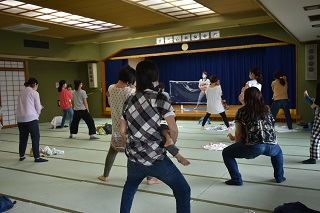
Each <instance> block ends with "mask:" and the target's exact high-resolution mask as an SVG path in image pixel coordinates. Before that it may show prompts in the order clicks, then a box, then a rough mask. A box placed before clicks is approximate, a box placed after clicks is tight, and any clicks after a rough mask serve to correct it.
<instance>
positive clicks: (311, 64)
mask: <svg viewBox="0 0 320 213" xmlns="http://www.w3.org/2000/svg"><path fill="white" fill-rule="evenodd" d="M305 60H306V80H317V77H318V75H317V73H318V67H317V45H316V44H307V45H306V46H305Z"/></svg>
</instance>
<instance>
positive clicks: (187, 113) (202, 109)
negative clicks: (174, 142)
mask: <svg viewBox="0 0 320 213" xmlns="http://www.w3.org/2000/svg"><path fill="white" fill-rule="evenodd" d="M172 106H173V108H174V110H175V114H176V116H177V119H178V120H199V119H200V118H201V117H204V116H205V115H206V109H207V108H206V107H207V106H206V105H199V107H198V109H196V110H195V109H194V107H195V106H196V105H195V104H183V105H180V104H177V105H172ZM240 107H241V105H229V108H228V109H227V110H226V111H225V112H226V116H227V118H228V120H229V121H233V120H234V118H235V116H236V113H237V111H238V109H239V108H240ZM290 113H291V118H292V123H297V122H298V121H299V120H301V115H297V114H296V109H290ZM103 115H104V116H105V117H107V118H110V117H111V112H110V107H107V108H106V111H105V112H104V113H103ZM210 120H211V121H222V118H221V116H220V115H219V114H213V115H211V116H210ZM276 122H280V123H285V122H286V119H285V116H284V112H283V110H282V109H280V111H279V113H278V115H277V118H276Z"/></svg>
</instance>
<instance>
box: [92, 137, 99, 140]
mask: <svg viewBox="0 0 320 213" xmlns="http://www.w3.org/2000/svg"><path fill="white" fill-rule="evenodd" d="M98 139H99V138H97V137H94V136H93V137H90V140H98Z"/></svg>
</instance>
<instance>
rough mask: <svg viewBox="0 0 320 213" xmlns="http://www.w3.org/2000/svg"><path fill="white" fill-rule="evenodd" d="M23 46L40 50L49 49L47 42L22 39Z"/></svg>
mask: <svg viewBox="0 0 320 213" xmlns="http://www.w3.org/2000/svg"><path fill="white" fill-rule="evenodd" d="M23 46H24V47H33V48H41V49H49V42H47V41H35V40H28V39H24V40H23Z"/></svg>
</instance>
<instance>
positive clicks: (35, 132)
mask: <svg viewBox="0 0 320 213" xmlns="http://www.w3.org/2000/svg"><path fill="white" fill-rule="evenodd" d="M18 128H19V155H20V157H23V156H24V155H25V153H26V149H27V144H28V138H29V134H30V135H31V141H32V150H33V156H34V158H39V157H40V153H39V141H40V131H39V125H38V120H33V121H30V122H23V123H18Z"/></svg>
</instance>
